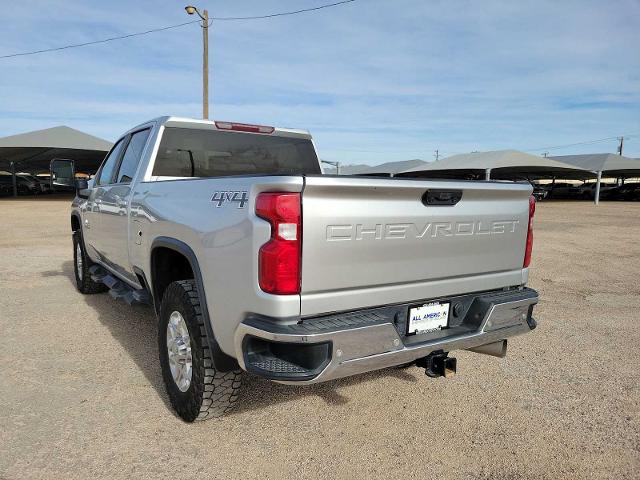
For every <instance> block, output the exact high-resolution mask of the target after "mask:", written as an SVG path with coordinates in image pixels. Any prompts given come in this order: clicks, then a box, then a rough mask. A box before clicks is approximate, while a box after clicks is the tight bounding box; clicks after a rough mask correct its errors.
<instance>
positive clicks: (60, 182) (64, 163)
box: [49, 158, 76, 190]
mask: <svg viewBox="0 0 640 480" xmlns="http://www.w3.org/2000/svg"><path fill="white" fill-rule="evenodd" d="M49 172H50V173H51V186H52V187H53V189H54V190H71V189H75V186H76V184H75V181H74V173H75V172H74V165H73V160H66V159H62V158H54V159H53V160H51V163H50V164H49Z"/></svg>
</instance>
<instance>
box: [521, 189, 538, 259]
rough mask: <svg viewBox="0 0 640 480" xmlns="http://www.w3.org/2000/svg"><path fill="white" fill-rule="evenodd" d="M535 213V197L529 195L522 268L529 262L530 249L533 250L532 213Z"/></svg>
mask: <svg viewBox="0 0 640 480" xmlns="http://www.w3.org/2000/svg"><path fill="white" fill-rule="evenodd" d="M535 213H536V198H535V197H534V196H533V195H531V196H530V197H529V228H528V230H527V245H526V247H525V250H524V263H523V264H522V266H523V268H526V267H528V266H529V264H530V263H531V251H532V250H533V215H534V214H535Z"/></svg>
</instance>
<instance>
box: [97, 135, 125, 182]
mask: <svg viewBox="0 0 640 480" xmlns="http://www.w3.org/2000/svg"><path fill="white" fill-rule="evenodd" d="M123 140H124V139H120V140H119V141H118V143H116V145H115V147H113V148H112V149H111V152H110V153H109V155H108V156H107V158H105V159H104V162H102V168H100V173H99V174H98V176H97V177H96V181H95V184H96V185H109V184H110V183H111V178H112V177H113V172H114V170H115V168H116V165H117V164H118V159H119V158H120V152H121V151H122V146H123V144H124V142H123Z"/></svg>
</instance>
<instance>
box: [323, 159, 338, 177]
mask: <svg viewBox="0 0 640 480" xmlns="http://www.w3.org/2000/svg"><path fill="white" fill-rule="evenodd" d="M320 161H321V162H322V163H326V164H327V165H332V166H334V167H336V175H340V162H330V161H329V160H320Z"/></svg>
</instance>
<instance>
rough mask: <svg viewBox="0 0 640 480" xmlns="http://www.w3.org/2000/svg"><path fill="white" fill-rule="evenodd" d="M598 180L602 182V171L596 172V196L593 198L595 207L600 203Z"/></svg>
mask: <svg viewBox="0 0 640 480" xmlns="http://www.w3.org/2000/svg"><path fill="white" fill-rule="evenodd" d="M600 180H602V170H599V171H598V181H597V182H596V196H595V203H596V205H598V204H599V203H600Z"/></svg>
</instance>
